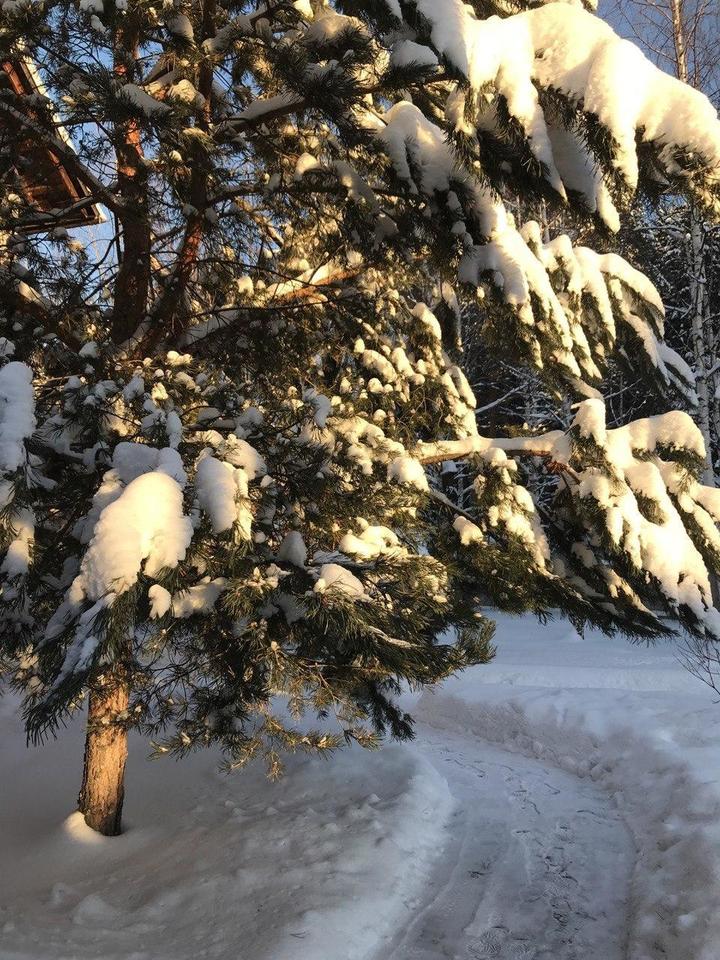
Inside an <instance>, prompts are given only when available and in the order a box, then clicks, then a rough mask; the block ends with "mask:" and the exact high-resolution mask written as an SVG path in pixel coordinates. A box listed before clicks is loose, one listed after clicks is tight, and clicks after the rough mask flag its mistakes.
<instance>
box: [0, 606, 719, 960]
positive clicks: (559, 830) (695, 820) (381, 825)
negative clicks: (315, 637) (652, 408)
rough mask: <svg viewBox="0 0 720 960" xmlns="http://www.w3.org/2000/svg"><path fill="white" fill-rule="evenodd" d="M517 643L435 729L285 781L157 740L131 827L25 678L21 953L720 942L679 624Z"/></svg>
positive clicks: (217, 958) (711, 808)
mask: <svg viewBox="0 0 720 960" xmlns="http://www.w3.org/2000/svg"><path fill="white" fill-rule="evenodd" d="M498 641H499V646H500V653H499V655H498V658H497V660H496V661H495V663H493V664H491V665H490V666H487V667H482V668H478V669H477V670H470V671H467V672H466V673H465V674H463V675H461V676H460V677H458V678H456V679H453V680H449V681H447V682H446V683H445V684H443V686H442V687H441V688H439V689H438V690H436V691H433V692H427V693H425V694H424V695H423V696H422V697H420V698H419V699H418V698H417V697H415V696H413V695H410V694H408V699H407V703H406V704H405V706H406V708H407V709H409V710H410V712H411V713H413V714H414V715H415V716H416V717H417V718H418V720H419V725H418V731H417V732H418V737H417V740H416V741H415V742H414V743H412V744H400V745H387V746H386V747H385V748H384V749H383V750H382V751H379V752H378V753H368V752H365V751H361V750H359V749H357V750H356V749H351V750H347V751H344V752H341V753H339V754H338V755H337V756H336V757H335V758H334V759H333V761H332V763H328V762H327V761H326V760H324V759H323V758H319V757H314V758H312V757H304V756H301V755H298V756H296V757H291V758H288V765H287V773H286V776H285V778H283V779H282V780H281V781H280V783H278V784H277V785H275V786H271V785H269V784H268V783H267V781H266V780H265V776H264V771H263V769H262V767H260V766H255V767H251V768H249V769H248V770H246V771H245V772H243V773H242V774H241V775H239V776H236V777H230V778H228V777H226V776H225V775H224V774H220V773H218V770H217V763H218V758H217V757H216V756H214V755H212V754H209V753H202V752H201V753H199V754H196V755H193V756H191V757H189V758H188V759H186V760H184V761H183V762H182V763H177V764H175V763H172V762H164V761H158V762H157V763H148V762H147V761H146V760H145V756H146V753H147V750H146V749H145V748H144V745H143V744H142V743H140V742H139V741H137V740H135V741H134V742H133V746H132V749H131V755H130V761H129V768H128V793H127V805H126V814H127V815H126V823H127V827H128V829H127V832H126V833H125V835H124V836H123V837H121V838H119V839H113V840H101V839H99V838H97V837H96V836H95V835H90V834H89V832H88V831H87V829H86V828H84V825H82V823H81V820H79V819H78V817H77V816H76V815H72V816H70V817H69V818H68V814H69V813H71V811H72V810H73V805H74V799H75V795H76V791H77V785H78V781H79V776H80V766H81V762H82V729H81V725H80V723H76V724H73V725H72V727H71V728H70V729H69V730H67V731H66V732H65V733H64V734H63V735H62V736H61V738H60V740H59V741H58V742H57V743H53V744H47V745H46V746H44V747H41V748H38V749H32V750H28V749H26V747H25V738H24V736H23V734H22V731H21V729H20V725H19V721H18V719H17V717H16V716H15V710H14V709H13V703H12V699H11V698H3V700H0V864H2V866H3V867H5V868H6V869H5V870H3V871H0V960H718V958H719V957H720V912H718V909H717V902H718V892H717V891H718V877H720V707H719V706H718V705H717V704H716V703H715V702H714V701H713V699H712V697H711V696H710V695H709V694H708V693H707V692H706V691H705V689H704V687H702V685H699V684H698V682H697V680H695V679H694V678H693V677H691V676H690V675H689V674H688V673H687V672H686V671H683V670H682V669H681V668H680V666H679V665H678V663H677V661H676V658H675V650H674V648H673V647H672V645H669V644H668V645H660V646H658V647H656V648H654V649H651V650H647V649H645V648H643V647H630V646H629V645H628V644H626V643H625V642H624V641H623V640H622V638H617V639H615V640H609V639H608V638H605V637H600V636H599V635H596V634H592V633H591V634H589V635H588V637H586V638H585V639H581V638H580V637H578V636H577V634H575V632H574V631H573V630H572V629H571V628H570V627H569V626H568V625H565V624H562V623H556V624H550V625H548V626H546V627H545V628H539V627H538V626H537V624H536V623H535V622H534V621H532V620H530V619H529V618H519V619H517V620H512V619H510V618H500V625H499V630H498ZM616 805H617V807H616ZM626 825H627V826H626ZM629 831H631V832H632V836H631V835H630V832H629ZM631 875H632V899H631V901H630V896H629V891H630V887H631Z"/></svg>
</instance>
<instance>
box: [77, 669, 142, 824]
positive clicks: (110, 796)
mask: <svg viewBox="0 0 720 960" xmlns="http://www.w3.org/2000/svg"><path fill="white" fill-rule="evenodd" d="M129 692H130V691H129V686H128V684H127V683H125V682H123V681H122V680H120V681H117V680H113V679H110V680H108V681H107V683H106V684H105V685H104V686H102V687H100V688H99V689H98V690H95V691H93V692H92V693H91V694H90V703H89V707H88V723H87V735H86V740H85V760H84V767H83V780H82V787H81V788H80V796H79V798H78V806H79V809H80V812H81V813H82V814H83V815H84V817H85V822H86V823H87V825H88V826H89V827H92V829H93V830H97V832H98V833H102V834H103V835H104V836H106V837H116V836H118V835H119V834H120V832H121V829H122V808H123V799H124V795H125V786H124V782H125V761H126V760H127V752H128V749H127V728H126V727H125V725H124V723H118V719H117V718H118V716H119V715H121V714H122V713H124V711H125V710H127V706H128V701H129Z"/></svg>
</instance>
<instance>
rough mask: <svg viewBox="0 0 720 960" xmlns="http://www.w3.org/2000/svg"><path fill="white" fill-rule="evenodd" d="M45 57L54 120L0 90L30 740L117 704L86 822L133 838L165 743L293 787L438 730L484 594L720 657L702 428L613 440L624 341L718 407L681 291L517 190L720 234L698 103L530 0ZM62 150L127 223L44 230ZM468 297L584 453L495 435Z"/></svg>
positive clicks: (226, 15)
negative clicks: (136, 815) (672, 331)
mask: <svg viewBox="0 0 720 960" xmlns="http://www.w3.org/2000/svg"><path fill="white" fill-rule="evenodd" d="M526 7H528V9H525V8H526ZM13 58H14V59H15V60H17V59H25V60H27V61H30V62H32V63H34V64H35V65H36V66H37V69H38V70H39V72H40V75H41V77H42V78H43V82H44V84H45V91H46V94H47V96H46V97H39V96H37V95H34V96H32V97H27V96H22V95H19V94H17V93H14V92H12V91H6V92H3V94H2V97H1V98H0V115H1V116H2V126H1V128H0V129H1V132H2V138H3V140H4V143H3V151H2V156H3V157H4V158H5V163H4V167H3V176H4V178H5V184H6V190H5V192H4V197H3V200H2V206H1V208H0V217H1V220H2V223H1V228H2V231H3V238H4V239H3V249H2V262H1V263H0V267H1V269H2V277H3V295H2V308H3V311H4V324H5V333H4V336H5V339H4V340H3V341H2V345H3V347H2V349H3V361H4V362H3V366H2V367H1V368H0V475H1V477H2V487H1V488H0V489H1V491H2V493H1V501H0V502H2V515H1V522H2V541H1V546H2V549H3V551H4V559H3V560H2V567H1V572H2V577H3V582H2V602H3V620H2V657H3V664H4V669H5V673H6V675H7V676H8V677H9V678H10V681H11V683H12V685H14V686H15V687H16V688H18V689H19V690H20V691H21V693H22V694H23V697H24V712H25V719H26V723H27V729H28V733H29V736H30V738H31V739H32V740H38V739H41V738H42V737H44V736H46V735H48V734H52V733H53V732H54V731H55V730H56V729H57V727H58V725H59V724H61V723H63V722H65V721H66V719H67V718H68V717H69V716H70V715H72V714H73V713H74V712H75V711H77V710H78V709H79V708H80V707H81V706H82V704H83V703H84V702H85V701H86V700H87V702H88V733H87V745H86V757H85V776H84V780H83V785H82V790H81V795H80V809H81V810H82V811H83V813H84V814H85V817H86V819H87V821H88V823H89V824H90V825H91V826H93V827H94V828H96V829H98V830H100V831H101V832H103V833H116V832H118V831H119V830H120V817H121V810H122V791H123V772H124V763H125V756H126V752H127V732H128V730H129V729H131V728H138V729H139V730H141V731H142V732H144V733H146V734H147V735H149V736H151V737H152V738H153V740H154V743H155V744H156V749H157V751H158V752H159V753H171V754H175V755H181V754H183V753H185V752H187V751H189V750H192V749H194V748H196V747H199V746H204V745H210V744H218V745H220V746H221V747H222V749H223V750H224V751H225V754H226V757H227V763H228V766H229V767H231V768H233V767H239V766H242V765H243V764H245V763H246V762H248V761H249V760H252V759H253V758H256V757H264V758H265V760H266V762H267V764H268V767H269V770H270V773H271V774H272V775H277V774H278V773H279V772H280V770H281V765H282V759H281V758H282V753H283V751H286V750H297V749H305V750H318V751H331V750H332V749H334V748H335V747H337V746H339V745H340V744H341V743H343V742H346V741H351V740H354V741H358V742H360V743H361V744H364V745H367V746H372V745H374V744H375V743H376V742H377V740H378V738H379V736H381V735H382V734H384V733H389V734H391V735H393V736H396V737H407V736H409V735H411V732H412V722H411V718H409V717H408V716H406V715H405V714H404V713H403V712H402V711H401V710H400V709H399V708H398V706H397V704H396V702H395V695H396V694H397V693H398V691H399V690H400V689H401V684H402V683H404V682H407V683H410V684H411V685H415V686H419V685H424V684H432V683H435V682H437V681H438V680H440V679H442V678H443V677H446V676H448V675H449V674H451V673H452V672H454V671H456V670H459V669H462V668H463V667H465V666H468V665H470V664H474V663H480V662H483V661H485V660H487V659H488V658H489V657H490V656H491V654H492V647H491V637H492V626H491V624H490V623H489V622H488V621H487V620H486V619H485V618H484V616H483V615H482V609H483V606H485V605H490V604H492V605H495V606H498V607H501V608H504V609H509V610H518V611H519V610H531V611H534V612H536V613H538V614H541V615H542V614H545V613H547V612H549V611H552V610H555V609H559V610H561V611H563V612H565V613H567V614H568V615H569V616H571V617H572V618H573V620H574V622H576V623H577V624H578V625H582V624H583V623H586V622H589V623H593V624H597V625H599V626H600V627H602V628H603V629H605V630H608V631H612V630H622V631H624V632H626V633H629V634H631V635H636V636H645V637H652V636H654V635H657V634H659V633H662V632H666V631H667V630H668V629H669V626H668V622H667V619H666V618H667V617H670V618H672V619H674V620H678V621H680V622H681V623H682V624H683V625H684V626H686V627H687V628H688V629H690V630H692V631H694V633H695V634H696V635H697V636H698V637H700V638H703V640H704V639H706V638H707V639H712V638H714V637H715V636H718V635H720V618H719V617H718V614H717V612H716V611H715V609H714V607H713V603H712V597H711V588H710V582H709V575H708V569H709V568H714V569H717V568H718V567H719V566H720V534H719V533H718V529H717V522H718V521H720V498H719V496H718V494H717V493H716V492H715V491H710V490H708V489H706V488H704V487H703V486H702V485H701V484H700V483H699V482H698V479H697V478H698V476H699V471H700V470H701V467H702V462H703V457H704V449H703V445H702V438H701V437H700V435H699V433H698V431H697V428H696V427H695V426H694V424H693V423H692V421H691V420H690V418H689V417H688V416H687V415H686V414H683V413H678V412H675V413H669V414H665V415H663V416H660V417H656V418H654V419H646V420H642V421H637V422H634V423H631V424H629V425H627V426H624V427H619V428H615V429H607V427H606V419H605V410H604V405H603V401H602V397H601V394H600V392H599V389H600V388H601V386H602V381H603V376H604V372H605V370H606V368H607V363H608V360H609V358H610V356H611V355H612V354H613V352H615V353H616V354H617V353H618V352H620V353H621V354H622V355H623V356H625V357H626V359H627V362H628V363H629V364H631V365H632V366H633V368H634V369H637V370H638V371H642V372H643V374H644V376H645V377H646V382H647V385H648V389H650V390H654V391H656V392H658V393H659V394H660V395H668V394H669V392H670V391H671V389H672V387H673V384H676V385H677V384H683V385H685V386H686V387H687V386H688V370H687V367H686V365H685V364H684V363H683V362H682V360H681V359H680V358H679V357H678V356H677V355H676V354H674V353H673V351H671V350H670V349H669V348H667V347H666V346H665V345H664V342H663V337H662V335H663V309H662V303H661V302H660V300H659V297H658V295H657V291H656V290H655V288H654V287H653V286H652V284H651V283H650V282H649V281H648V280H647V279H646V278H645V277H643V276H642V275H641V274H639V273H638V272H637V271H636V270H633V269H632V267H630V265H629V264H628V263H627V262H625V261H624V260H622V259H621V258H620V257H618V256H615V255H613V254H612V253H605V252H601V253H597V252H595V251H593V250H591V249H589V248H588V247H584V246H573V244H572V242H571V241H570V239H569V237H568V236H566V235H563V234H559V235H557V236H554V237H553V238H546V237H543V236H542V234H541V231H540V229H539V228H538V226H537V224H535V223H533V222H528V223H525V224H522V225H520V224H518V223H516V221H515V219H514V218H513V216H512V215H511V214H510V213H509V211H508V208H507V207H506V205H505V204H504V203H503V200H502V196H503V195H506V196H523V197H527V198H528V201H530V200H531V199H534V200H537V201H540V200H544V201H545V202H546V203H547V204H548V207H549V208H552V210H553V211H560V210H561V211H564V215H565V216H566V217H567V218H568V222H569V223H570V222H572V223H575V222H577V223H580V222H583V221H585V222H588V223H591V224H593V225H594V226H595V227H596V228H597V230H599V231H605V234H606V235H608V236H609V234H610V233H611V232H612V231H614V230H616V229H617V227H618V225H619V219H620V212H621V211H622V210H623V209H624V208H625V207H626V205H627V204H628V203H629V202H630V201H631V199H632V197H633V196H634V195H635V193H636V192H637V191H638V190H639V189H649V188H650V187H653V186H654V187H657V185H658V183H663V184H666V185H667V186H668V188H672V189H674V190H679V189H682V190H684V191H685V192H686V193H688V194H689V195H691V196H692V197H693V200H694V202H695V203H696V204H698V205H702V206H703V208H704V209H705V210H707V211H708V214H710V215H716V214H717V212H718V210H720V125H719V124H718V120H717V117H716V115H715V112H714V111H713V110H712V108H711V107H710V105H709V103H708V101H707V100H706V99H705V98H704V97H702V96H701V95H700V94H698V93H697V92H695V91H692V90H690V89H689V88H687V87H685V86H684V85H683V84H681V83H679V82H677V81H675V80H672V79H671V78H669V77H667V76H665V75H663V74H661V73H660V72H659V71H657V70H656V69H655V68H653V67H652V66H651V65H650V64H649V63H647V62H646V61H644V60H643V59H642V57H641V56H640V55H639V54H638V53H637V51H635V50H634V49H633V48H631V47H629V46H627V45H623V44H620V43H619V41H617V39H616V38H615V36H614V34H613V33H612V31H611V30H610V29H609V28H608V27H607V26H606V25H605V24H604V23H603V22H602V21H601V20H599V19H598V18H597V17H595V16H594V14H593V13H592V12H590V11H588V10H585V9H584V8H583V7H582V6H581V5H579V4H574V5H572V4H570V5H569V4H561V3H557V4H556V3H548V4H545V5H543V4H523V3H519V2H518V3H513V2H510V0H497V2H492V0H477V2H475V4H474V9H473V8H471V7H469V6H465V5H463V4H461V3H460V2H459V0H443V2H438V0H366V2H360V0H358V2H350V0H348V2H342V3H341V2H337V3H331V2H328V3H326V2H324V0H311V2H309V0H297V2H295V3H277V4H275V3H267V4H262V5H258V6H257V7H256V6H255V5H254V4H249V3H245V2H242V0H228V2H226V3H224V4H222V5H220V4H217V3H216V2H215V0H187V2H182V0H181V2H178V3H175V4H173V3H166V4H165V5H157V4H149V3H146V2H139V0H122V2H121V0H114V2H113V0H80V4H79V6H77V5H76V4H75V3H71V2H68V0H57V2H56V3H54V4H52V5H49V6H46V5H44V4H42V3H26V2H22V0H6V2H5V3H4V4H3V5H2V12H1V13H0V60H3V61H12V60H13ZM629 71H633V92H634V95H633V97H630V96H628V89H627V82H628V72H629ZM61 128H62V129H61ZM62 130H65V131H67V132H68V133H69V135H70V137H71V139H72V143H73V148H72V149H71V148H70V146H69V143H68V141H67V140H66V139H64V138H63V136H62V135H61V134H62ZM28 143H41V144H44V145H45V146H47V147H49V148H50V149H52V151H54V153H55V155H56V156H57V157H58V158H59V160H61V161H62V162H63V163H64V164H65V166H66V167H67V169H68V170H69V171H70V173H71V174H72V176H74V177H76V178H79V180H80V181H82V183H83V184H84V185H85V189H86V191H87V196H85V197H83V198H81V199H79V200H78V201H77V206H78V207H81V206H83V205H89V204H100V205H102V206H103V208H104V209H105V210H106V211H107V217H108V220H107V224H106V225H105V226H104V227H103V228H101V229H100V230H98V232H97V234H96V235H95V236H94V237H90V238H88V236H87V235H86V234H83V233H77V234H75V233H72V232H71V233H68V232H67V231H66V230H65V228H64V227H63V225H62V224H63V222H64V217H66V216H67V213H68V211H61V210H56V211H49V212H48V211H45V212H43V211H41V210H38V208H37V203H36V202H35V201H34V199H33V196H32V195H31V193H30V192H29V191H28V189H27V177H28V170H27V167H26V165H24V164H23V162H21V160H22V157H23V156H26V155H27V151H28ZM18 158H21V159H18ZM38 223H39V224H40V226H39V227H38ZM31 225H33V226H32V229H31ZM470 306H472V308H473V309H481V310H482V311H483V315H484V321H483V337H484V342H485V343H486V344H487V349H488V350H489V351H493V352H495V353H497V354H498V355H500V354H501V353H503V354H507V355H508V356H511V357H513V359H514V361H515V362H524V363H525V364H527V365H528V366H529V367H530V368H532V369H533V370H534V371H536V372H537V373H540V374H541V375H542V376H543V378H544V381H545V383H546V384H547V386H548V389H549V390H551V391H553V394H554V396H555V397H556V398H557V402H558V404H561V403H564V404H566V405H567V404H568V403H570V402H572V403H577V407H576V409H575V412H574V415H573V421H572V425H571V426H570V428H569V429H568V430H567V431H554V432H551V433H546V434H540V435H537V434H530V435H527V434H526V433H524V432H523V431H519V435H517V436H512V437H506V438H504V439H493V438H489V437H486V436H483V435H482V434H480V433H479V432H478V430H477V421H476V417H475V412H474V407H475V398H474V396H473V394H472V391H471V390H470V388H469V386H468V383H467V380H466V378H465V376H464V374H463V372H462V369H461V366H460V363H461V337H460V333H461V326H462V324H461V319H462V316H463V313H464V312H465V311H466V310H467V309H469V307H470ZM448 461H453V462H454V463H456V464H458V465H460V466H459V469H460V470H461V471H462V472H463V476H465V477H469V478H471V480H472V482H471V483H465V484H464V486H463V490H462V494H463V499H462V504H461V505H460V504H459V502H458V498H457V497H456V496H454V495H453V496H450V495H448V493H447V492H446V491H445V490H444V488H443V476H444V472H443V468H442V465H443V464H447V462H448ZM539 470H540V473H541V475H542V482H541V483H538V482H536V480H535V477H536V475H537V474H538V472H539ZM446 472H447V471H445V473H446ZM438 637H451V638H452V639H447V640H443V641H438V639H437V638H438ZM306 714H309V715H313V716H316V717H319V719H320V721H321V722H320V723H319V724H318V729H316V730H310V729H308V726H307V724H306V723H305V722H304V721H303V719H302V718H303V715H306ZM329 719H333V720H334V721H335V725H334V726H332V727H330V726H329V724H327V723H326V722H325V721H326V720H329Z"/></svg>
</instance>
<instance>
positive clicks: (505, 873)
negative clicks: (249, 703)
mask: <svg viewBox="0 0 720 960" xmlns="http://www.w3.org/2000/svg"><path fill="white" fill-rule="evenodd" d="M416 743H417V748H418V749H420V750H421V751H422V752H423V755H424V756H426V757H427V758H428V759H429V760H430V761H431V762H432V763H433V764H434V765H435V766H436V767H437V769H438V770H439V771H440V772H441V773H442V775H443V776H444V777H445V778H446V780H447V782H448V784H449V786H450V790H451V792H452V794H453V796H454V798H455V801H456V804H457V806H456V810H455V812H454V815H453V817H452V818H451V820H450V823H449V825H448V827H447V842H446V844H445V846H444V847H443V850H442V852H441V853H440V854H439V857H438V860H437V862H436V865H435V868H434V870H433V873H432V875H431V877H430V879H429V882H428V886H427V890H426V893H425V896H424V898H421V900H420V903H419V905H417V906H415V907H414V908H413V912H412V914H411V915H410V916H408V920H407V923H406V924H405V925H404V927H403V928H402V929H401V930H399V931H397V932H396V933H395V935H394V936H393V938H392V939H390V940H389V941H388V942H387V943H386V944H385V946H384V947H383V948H382V950H380V951H379V952H378V954H377V960H445V958H452V960H622V958H623V957H624V956H625V941H626V931H627V913H628V900H629V887H630V878H631V873H632V869H633V864H634V859H635V852H634V846H633V841H632V838H631V836H630V833H629V831H628V829H627V827H626V826H625V823H624V821H623V820H622V818H621V817H620V816H619V814H618V813H617V811H616V810H615V808H614V806H613V804H612V801H611V800H610V798H609V796H608V795H607V793H606V792H605V791H603V790H602V789H601V788H599V787H597V786H596V785H595V784H593V783H592V782H590V781H584V780H580V779H578V778H577V777H573V776H572V775H571V774H568V773H565V772H564V771H561V770H558V769H556V768H553V767H550V766H548V765H546V764H544V763H542V762H540V761H538V760H533V759H529V758H526V757H523V756H521V755H518V754H514V753H508V752H506V751H504V750H501V749H498V748H497V747H493V746H490V745H488V744H486V743H483V742H482V741H478V740H473V739H472V738H469V737H462V736H460V735H457V734H450V733H447V732H445V731H442V732H439V731H434V730H432V729H431V728H429V727H427V726H425V725H420V726H419V727H418V738H417V741H416Z"/></svg>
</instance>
